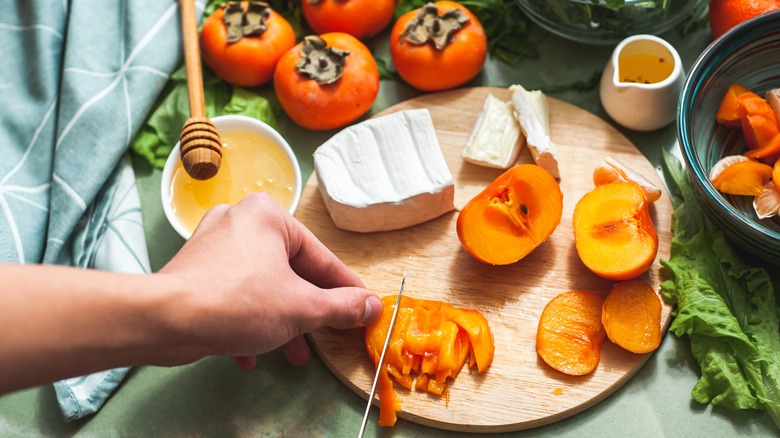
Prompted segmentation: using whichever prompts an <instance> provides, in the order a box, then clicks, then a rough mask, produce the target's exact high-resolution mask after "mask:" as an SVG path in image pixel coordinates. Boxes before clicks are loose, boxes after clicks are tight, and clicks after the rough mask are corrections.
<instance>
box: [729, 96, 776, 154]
mask: <svg viewBox="0 0 780 438" xmlns="http://www.w3.org/2000/svg"><path fill="white" fill-rule="evenodd" d="M737 103H738V104H739V107H740V125H741V127H742V135H743V136H744V138H745V144H746V145H747V147H748V148H750V149H755V148H760V147H763V146H765V145H766V144H767V143H769V142H770V141H771V140H772V138H774V137H775V136H776V135H777V134H780V124H778V121H777V116H775V112H774V110H772V107H771V106H769V103H768V102H767V101H766V100H764V99H763V98H761V97H760V96H758V95H757V94H755V93H753V92H748V93H742V94H740V95H739V96H737Z"/></svg>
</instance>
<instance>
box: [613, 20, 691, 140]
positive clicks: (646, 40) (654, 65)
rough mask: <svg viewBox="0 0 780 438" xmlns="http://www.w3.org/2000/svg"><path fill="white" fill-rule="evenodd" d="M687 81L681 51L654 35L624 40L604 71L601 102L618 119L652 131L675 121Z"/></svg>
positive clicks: (625, 123) (628, 125)
mask: <svg viewBox="0 0 780 438" xmlns="http://www.w3.org/2000/svg"><path fill="white" fill-rule="evenodd" d="M684 82H685V73H684V72H683V68H682V62H681V61H680V55H679V54H678V53H677V51H676V50H675V49H674V47H672V45H671V44H669V43H668V42H666V41H664V40H663V39H661V38H658V37H656V36H653V35H634V36H631V37H628V38H626V39H624V40H623V41H621V42H620V44H618V45H617V47H616V48H615V51H614V52H613V53H612V57H611V58H610V60H609V62H608V63H607V65H606V67H605V68H604V73H603V74H602V75H601V85H600V90H599V95H600V97H601V104H602V105H603V106H604V109H605V110H606V111H607V114H609V116H610V117H612V118H613V119H614V120H615V121H616V122H617V123H619V124H621V125H622V126H624V127H626V128H628V129H633V130H635V131H652V130H654V129H659V128H662V127H664V126H666V125H668V124H669V123H671V122H672V121H673V120H674V119H675V117H676V115H677V100H678V98H679V96H680V92H681V91H682V86H683V83H684Z"/></svg>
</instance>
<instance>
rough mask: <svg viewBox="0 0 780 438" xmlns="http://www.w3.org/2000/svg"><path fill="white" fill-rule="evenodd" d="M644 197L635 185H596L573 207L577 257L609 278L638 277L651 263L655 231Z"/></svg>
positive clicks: (618, 182)
mask: <svg viewBox="0 0 780 438" xmlns="http://www.w3.org/2000/svg"><path fill="white" fill-rule="evenodd" d="M648 204H649V203H648V202H647V198H646V197H645V194H644V192H642V189H640V188H639V186H637V185H636V184H633V183H628V182H622V181H616V182H612V183H609V184H604V185H600V186H597V187H596V188H595V189H593V190H592V191H590V192H588V193H586V194H585V195H584V196H583V197H582V198H581V199H580V200H579V201H578V202H577V205H576V206H575V207H574V217H573V225H574V242H575V246H576V248H577V254H579V257H580V260H582V262H583V263H584V264H585V266H587V267H588V269H590V270H591V271H592V272H593V273H595V274H596V275H598V276H600V277H602V278H606V279H609V280H628V279H631V278H634V277H637V276H639V275H640V274H642V273H643V272H645V271H646V270H647V269H648V268H649V267H650V265H652V264H653V261H654V260H655V256H656V254H657V252H658V234H657V233H656V231H655V227H654V226H653V221H652V219H651V218H650V212H649V209H648Z"/></svg>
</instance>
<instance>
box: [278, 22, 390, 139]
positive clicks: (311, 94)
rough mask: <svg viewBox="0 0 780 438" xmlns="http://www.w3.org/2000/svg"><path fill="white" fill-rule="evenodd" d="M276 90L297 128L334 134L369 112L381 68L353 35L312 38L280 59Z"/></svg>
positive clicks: (343, 34)
mask: <svg viewBox="0 0 780 438" xmlns="http://www.w3.org/2000/svg"><path fill="white" fill-rule="evenodd" d="M274 89H275V90H276V96H277V98H278V99H279V103H281V105H282V108H284V111H285V112H286V113H287V115H288V116H289V117H290V118H291V119H292V120H293V121H294V122H295V123H297V124H299V125H300V126H302V127H304V128H307V129H312V130H325V129H334V128H339V127H342V126H344V125H347V124H348V123H350V122H353V121H355V120H356V119H358V118H359V117H360V116H362V115H363V114H365V113H366V112H367V111H368V110H369V109H370V108H371V105H373V104H374V101H375V100H376V96H377V95H378V94H379V69H378V68H377V65H376V61H375V60H374V57H373V56H372V55H371V52H370V51H369V50H368V48H367V47H366V46H365V45H363V43H361V42H360V40H358V39H357V38H355V37H353V36H352V35H349V34H347V33H343V32H330V33H325V34H322V35H319V36H315V35H312V36H307V37H306V38H305V39H304V41H303V42H301V43H300V44H298V45H296V46H295V47H293V48H292V49H290V50H289V51H288V52H287V53H285V54H284V56H282V58H281V59H280V60H279V64H278V65H277V66H276V72H275V73H274Z"/></svg>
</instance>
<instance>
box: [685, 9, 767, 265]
mask: <svg viewBox="0 0 780 438" xmlns="http://www.w3.org/2000/svg"><path fill="white" fill-rule="evenodd" d="M732 83H740V84H742V85H744V86H746V87H747V88H748V89H750V90H752V91H754V92H756V93H757V94H759V95H761V96H763V95H764V93H765V92H766V91H767V90H770V89H773V88H778V87H780V11H777V12H772V13H768V14H765V15H761V16H759V17H757V18H754V19H752V20H749V21H746V22H744V23H742V24H740V25H738V26H736V27H734V28H733V29H731V30H730V31H729V32H727V33H726V34H724V35H723V36H722V37H720V38H719V39H717V40H715V41H714V42H713V43H712V44H710V46H709V47H707V49H705V50H704V52H702V54H701V55H700V56H699V58H698V59H697V60H696V62H695V63H694V64H693V67H692V68H691V69H690V71H689V73H688V78H687V80H686V83H685V85H684V87H683V91H682V93H681V95H680V103H679V107H678V114H677V135H678V140H679V142H680V150H681V152H682V156H683V159H684V161H685V164H686V167H687V169H688V173H689V174H690V177H691V183H692V185H693V189H694V191H695V193H696V196H697V198H698V199H699V201H700V203H701V205H702V208H703V209H704V211H705V212H706V214H707V215H708V216H709V217H710V219H711V220H712V221H713V222H714V223H715V225H716V226H717V227H718V228H719V229H721V230H722V231H723V233H724V234H725V235H726V237H728V238H729V240H731V241H732V242H734V243H736V244H737V245H739V246H741V247H742V248H744V249H746V250H747V251H749V252H751V253H753V254H755V255H756V256H757V257H760V258H761V259H764V260H767V261H770V262H772V263H774V264H778V265H780V219H778V218H777V217H774V218H768V219H758V216H757V215H756V213H755V211H754V210H753V198H752V197H750V196H732V195H724V194H722V193H720V192H719V191H718V190H716V189H715V187H713V185H712V183H710V181H709V177H708V175H709V170H710V168H711V167H712V166H713V165H714V164H715V163H716V162H717V161H718V160H720V159H721V158H723V157H725V156H728V155H736V154H741V153H743V152H744V151H745V143H744V140H743V139H742V132H741V130H739V129H730V128H725V127H723V126H720V125H718V124H717V123H716V122H715V114H716V112H717V110H718V107H719V106H720V101H721V100H722V98H723V95H724V94H725V93H726V90H727V89H728V87H729V85H731V84H732Z"/></svg>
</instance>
